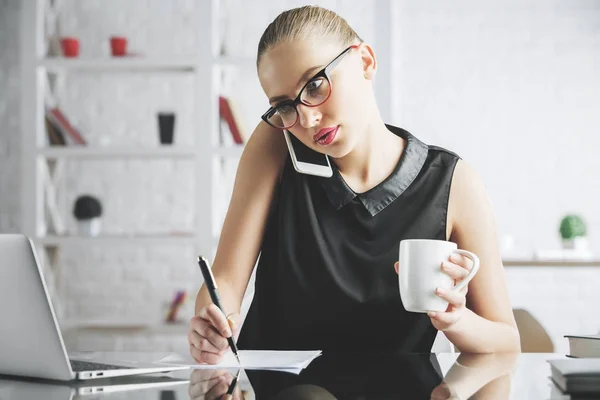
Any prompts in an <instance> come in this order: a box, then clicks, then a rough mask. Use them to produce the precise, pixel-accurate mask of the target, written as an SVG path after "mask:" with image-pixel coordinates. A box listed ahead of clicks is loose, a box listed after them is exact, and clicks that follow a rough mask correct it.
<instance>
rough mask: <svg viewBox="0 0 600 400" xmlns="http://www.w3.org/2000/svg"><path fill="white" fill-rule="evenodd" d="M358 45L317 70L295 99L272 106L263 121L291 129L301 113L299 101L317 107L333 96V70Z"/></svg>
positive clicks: (354, 45)
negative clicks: (331, 75) (299, 111)
mask: <svg viewBox="0 0 600 400" xmlns="http://www.w3.org/2000/svg"><path fill="white" fill-rule="evenodd" d="M358 46H359V45H358V44H353V45H352V46H350V47H348V48H347V49H346V50H344V51H342V52H341V53H340V54H339V55H338V56H337V57H336V58H334V59H333V61H331V62H330V63H329V64H327V66H326V67H325V68H323V69H322V70H320V71H319V72H317V73H316V74H315V75H314V76H313V77H312V78H311V79H309V81H308V82H307V83H306V84H305V85H304V86H303V87H302V89H300V93H298V96H297V97H296V98H295V99H294V100H285V101H283V102H281V103H279V104H278V105H276V106H275V107H270V108H269V109H268V110H267V112H266V113H264V114H263V115H262V116H261V118H262V119H263V121H265V122H266V123H267V124H269V125H271V126H273V127H275V128H279V129H289V128H291V127H292V126H294V125H295V124H296V122H298V118H299V114H298V109H297V108H296V106H297V105H298V104H299V103H302V104H304V105H305V106H308V107H316V106H320V105H321V104H323V103H325V102H326V101H327V99H329V96H331V90H332V84H331V77H330V76H329V74H330V73H331V70H332V69H333V68H335V66H336V65H338V64H339V63H340V61H342V59H343V58H344V56H345V55H346V54H348V53H349V52H350V50H352V49H356V48H357V47H358Z"/></svg>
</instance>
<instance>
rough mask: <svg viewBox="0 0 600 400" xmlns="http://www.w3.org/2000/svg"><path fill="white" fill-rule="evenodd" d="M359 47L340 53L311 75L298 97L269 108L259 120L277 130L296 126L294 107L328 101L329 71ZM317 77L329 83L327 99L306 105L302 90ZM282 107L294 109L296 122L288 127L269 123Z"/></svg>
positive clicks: (297, 114)
mask: <svg viewBox="0 0 600 400" xmlns="http://www.w3.org/2000/svg"><path fill="white" fill-rule="evenodd" d="M359 46H360V44H353V45H351V46H349V47H347V48H346V49H345V50H344V51H342V52H341V53H340V54H339V55H338V56H337V57H335V58H334V59H333V60H332V61H331V62H330V63H329V64H327V65H326V66H325V68H323V69H322V70H320V71H319V72H317V73H316V74H315V75H313V77H312V78H310V79H309V80H308V81H307V82H306V83H305V84H304V86H302V89H300V91H299V92H298V96H296V98H295V99H294V100H285V101H283V102H281V103H280V104H278V105H277V106H275V107H269V109H268V110H267V112H265V113H264V114H263V115H262V116H261V117H260V118H261V119H262V120H263V121H265V122H266V123H267V124H269V125H271V126H272V127H274V128H277V129H290V128H291V127H293V126H294V125H296V123H297V122H298V119H299V118H300V114H299V113H298V108H297V107H296V106H297V105H298V104H304V105H305V106H307V107H317V106H320V105H321V104H323V103H325V102H326V101H327V100H329V97H331V93H332V92H333V84H332V82H331V77H330V75H329V74H330V73H331V70H332V69H333V68H335V67H336V65H338V64H339V63H340V61H342V59H343V58H344V56H345V55H346V54H348V53H349V52H350V50H352V49H356V48H358V47H359ZM319 77H324V78H325V79H327V82H328V83H329V94H328V95H327V97H325V99H324V100H323V101H322V102H320V103H318V104H308V103H305V102H303V101H302V92H304V89H306V87H307V86H308V85H309V84H310V83H311V82H312V81H314V80H315V79H317V78H319ZM282 106H291V107H293V108H294V110H295V111H296V120H295V121H294V123H293V124H291V125H289V126H285V127H281V126H277V125H273V124H272V123H270V122H269V118H270V117H272V116H273V114H275V113H276V112H277V109H278V108H280V107H282Z"/></svg>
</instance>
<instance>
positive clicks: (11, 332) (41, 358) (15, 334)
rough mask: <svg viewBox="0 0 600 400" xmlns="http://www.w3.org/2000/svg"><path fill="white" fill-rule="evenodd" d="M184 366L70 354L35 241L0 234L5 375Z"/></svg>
mask: <svg viewBox="0 0 600 400" xmlns="http://www.w3.org/2000/svg"><path fill="white" fill-rule="evenodd" d="M185 368H187V367H182V366H174V365H165V364H160V363H154V362H136V361H131V360H123V361H122V362H121V361H120V360H116V359H113V358H111V361H110V363H98V362H95V361H94V359H93V358H92V359H90V358H89V357H86V358H85V359H82V358H80V359H77V358H75V357H74V358H69V357H68V355H67V351H66V348H65V344H64V341H63V337H62V335H61V332H60V328H59V326H58V322H57V320H56V315H55V313H54V309H53V307H52V303H51V301H50V297H49V295H48V290H47V287H46V282H45V280H44V276H43V274H42V271H41V269H40V265H39V263H38V258H37V255H36V252H35V247H34V245H33V243H32V241H31V240H30V239H29V238H28V237H27V236H25V235H21V234H0V374H4V375H18V376H27V377H36V378H44V379H53V380H60V381H71V380H84V379H98V378H110V377H117V376H125V375H136V374H148V373H157V372H168V371H175V370H179V369H185Z"/></svg>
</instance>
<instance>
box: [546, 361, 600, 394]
mask: <svg viewBox="0 0 600 400" xmlns="http://www.w3.org/2000/svg"><path fill="white" fill-rule="evenodd" d="M548 363H550V371H551V379H552V381H554V384H555V385H556V386H557V387H558V388H559V389H560V390H562V391H563V392H564V393H568V394H574V395H591V394H598V395H600V358H568V359H566V360H548Z"/></svg>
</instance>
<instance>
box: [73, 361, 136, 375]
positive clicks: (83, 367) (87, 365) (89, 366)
mask: <svg viewBox="0 0 600 400" xmlns="http://www.w3.org/2000/svg"><path fill="white" fill-rule="evenodd" d="M69 361H70V362H71V369H72V370H73V371H74V372H82V371H105V370H109V369H131V368H130V367H123V366H120V365H109V364H100V363H95V362H87V361H79V360H69Z"/></svg>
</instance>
